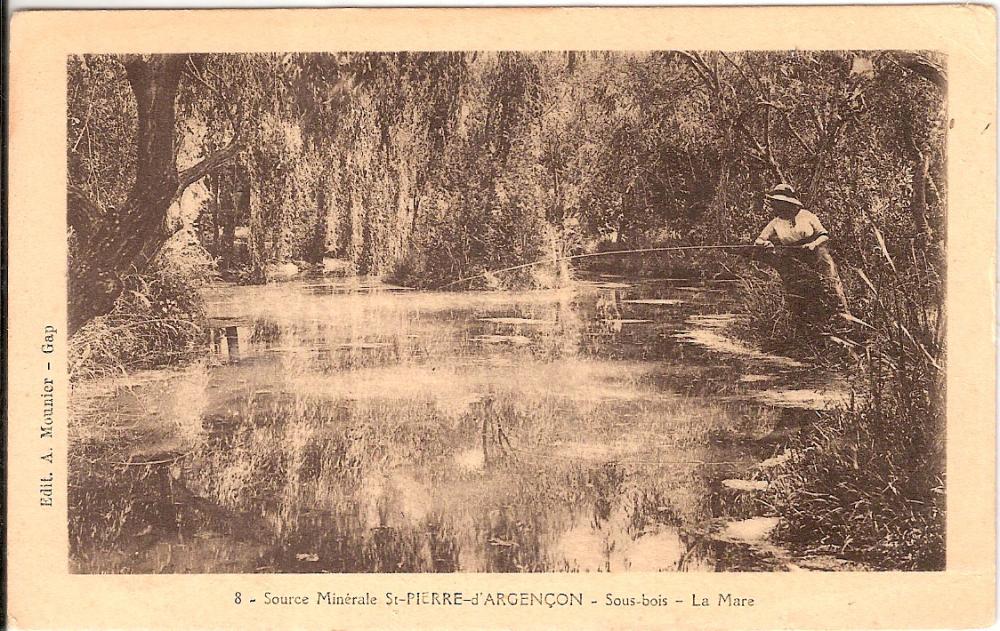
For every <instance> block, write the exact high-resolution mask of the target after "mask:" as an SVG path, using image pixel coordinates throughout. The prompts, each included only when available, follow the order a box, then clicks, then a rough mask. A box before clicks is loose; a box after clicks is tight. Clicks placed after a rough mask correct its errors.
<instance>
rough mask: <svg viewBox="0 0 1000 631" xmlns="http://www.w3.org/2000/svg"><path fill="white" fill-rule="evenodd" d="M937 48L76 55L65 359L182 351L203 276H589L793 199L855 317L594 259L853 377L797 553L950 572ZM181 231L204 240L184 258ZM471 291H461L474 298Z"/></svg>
mask: <svg viewBox="0 0 1000 631" xmlns="http://www.w3.org/2000/svg"><path fill="white" fill-rule="evenodd" d="M943 62H944V60H943V59H939V58H937V57H936V56H935V55H934V54H932V53H926V54H924V53H904V52H900V51H877V52H874V51H873V52H864V51H860V52H836V51H832V52H809V51H796V52H748V53H721V52H705V53H698V52H683V51H666V52H650V53H620V52H614V53H612V52H564V53H520V52H499V53H487V52H451V53H350V54H348V53H344V54H250V55H225V54H218V55H217V54H209V55H175V56H140V55H132V56H110V55H88V56H75V57H71V58H70V59H69V62H68V77H69V79H68V123H67V124H68V134H67V142H68V147H67V155H68V168H69V180H70V189H69V198H68V202H69V206H68V208H69V214H68V223H69V227H70V235H69V243H70V253H71V258H70V265H69V290H70V294H69V319H70V328H71V331H72V333H73V337H72V351H71V365H72V369H73V371H74V376H75V377H77V378H85V377H90V376H100V375H103V374H108V373H109V372H112V371H120V370H125V369H128V368H134V367H142V366H152V365H158V364H164V363H171V362H175V361H177V360H178V359H179V358H182V357H185V356H188V355H190V354H191V353H193V352H197V350H198V349H199V348H201V347H202V345H203V344H204V340H205V332H204V328H203V324H204V323H203V315H204V314H203V305H202V304H201V301H200V297H199V287H200V286H201V284H202V283H204V282H205V281H206V279H208V278H219V277H221V278H223V279H226V280H231V281H235V282H240V283H264V282H267V281H268V280H269V277H270V278H274V277H275V276H276V275H278V274H284V275H289V274H295V273H297V272H299V271H301V270H304V269H308V268H316V269H321V268H322V266H323V265H324V264H325V263H330V262H331V261H332V262H333V263H332V264H333V266H334V267H337V268H338V269H340V270H347V271H348V272H349V273H354V274H359V275H373V276H382V277H385V278H389V279H391V280H392V281H393V282H395V283H398V284H404V285H409V286H414V287H421V288H429V289H437V288H441V287H442V286H445V285H447V286H448V288H449V289H453V290H460V289H479V288H490V289H504V288H515V287H517V288H525V287H546V286H554V285H558V284H561V283H565V282H567V280H568V279H570V278H571V276H572V266H570V265H568V264H566V263H565V262H557V263H552V264H548V265H544V266H537V267H526V268H520V269H517V270H515V271H511V272H500V271H497V270H503V269H504V268H508V267H516V266H520V265H523V264H525V263H528V262H531V261H536V260H539V259H553V260H557V259H558V258H559V257H565V256H568V255H573V254H578V253H584V252H596V251H601V250H604V251H608V250H628V249H635V248H647V247H656V246H674V245H726V244H738V243H749V242H750V241H752V239H753V237H754V236H756V234H757V232H758V231H759V230H760V228H761V227H762V226H763V225H764V223H765V222H766V221H767V220H768V219H769V215H768V212H767V211H766V210H765V209H764V208H763V204H762V198H761V192H762V191H764V190H766V189H768V188H769V187H770V186H772V185H773V184H775V183H778V182H788V183H791V184H792V185H793V186H795V188H796V189H797V190H799V192H800V195H801V196H802V198H803V200H804V201H805V203H806V204H807V206H808V207H809V208H810V209H811V210H813V211H814V212H815V213H817V215H819V217H820V218H821V220H822V221H823V222H824V224H825V226H826V227H827V228H828V229H829V230H830V232H831V235H832V237H833V240H832V242H831V244H832V246H833V248H834V255H835V258H836V259H837V261H838V263H839V265H840V268H841V274H842V276H843V280H844V283H845V285H846V289H847V294H848V300H849V303H850V306H851V311H852V314H853V316H854V320H851V321H845V322H842V323H838V324H837V326H834V327H827V326H824V327H817V326H815V323H806V322H802V321H797V320H796V318H795V317H794V316H792V314H791V313H790V312H789V311H788V310H787V309H786V308H785V296H784V288H783V287H782V284H781V282H780V280H779V279H778V278H777V276H776V275H775V274H774V272H773V271H770V270H769V269H767V268H766V267H765V266H762V265H761V264H760V263H759V261H757V260H756V259H754V258H753V257H751V256H748V255H747V252H744V251H740V250H733V251H731V252H730V251H714V252H699V253H694V252H692V253H684V254H677V255H672V254H663V255H615V256H613V257H608V258H605V259H602V258H599V257H595V258H593V259H587V260H586V261H587V262H586V263H584V262H581V263H580V264H579V265H578V266H577V267H580V266H589V267H590V268H591V269H595V270H604V271H616V272H618V273H630V274H640V275H669V276H672V277H678V276H680V277H685V278H725V279H734V280H736V279H738V280H740V281H741V282H742V286H743V287H744V298H745V300H744V305H745V306H744V309H745V312H744V314H743V315H744V316H745V318H744V325H743V328H742V330H741V332H740V334H741V335H743V336H745V337H747V338H749V339H751V340H753V341H754V342H755V343H757V344H759V345H761V346H765V347H768V348H770V349H772V350H779V351H781V352H785V353H790V354H794V355H799V356H804V357H808V358H810V359H811V360H812V361H814V362H818V363H831V364H836V366H837V369H838V370H842V371H844V372H847V373H850V374H852V375H854V378H853V380H852V382H853V384H854V387H855V389H856V396H855V398H854V403H853V405H852V406H850V407H848V408H846V409H842V410H836V411H831V412H828V413H824V414H822V415H821V416H820V418H819V420H818V421H817V423H816V424H815V425H814V426H812V427H810V428H807V429H806V430H805V431H804V432H803V433H802V434H801V435H800V436H799V438H797V439H795V440H797V441H798V443H797V444H796V445H793V451H794V453H795V454H796V458H794V459H793V461H792V464H789V465H788V467H787V469H785V470H782V471H781V472H780V476H779V477H776V478H775V479H774V480H773V482H774V483H773V484H772V488H773V489H775V490H774V491H773V492H772V493H771V494H770V495H769V497H768V500H767V501H768V502H769V503H770V506H771V507H772V508H773V510H775V511H776V512H779V513H781V514H782V515H783V516H785V518H786V520H785V523H786V528H785V535H786V536H787V537H788V538H789V539H791V540H794V541H808V545H810V546H814V547H815V546H819V547H822V548H823V549H824V550H828V551H833V552H836V553H838V554H843V555H848V556H854V557H856V558H859V559H861V560H863V561H865V562H867V563H870V564H871V565H873V566H876V567H891V568H907V569H912V568H918V569H934V568H940V567H942V565H943V544H941V542H942V541H943V536H944V535H943V532H944V517H943V514H944V512H943V503H944V494H943V487H944V447H943V438H944V429H943V428H944V411H943V398H944V392H943V375H944V371H943V367H944V363H945V348H944V326H945V319H944V315H943V311H942V304H943V296H944V268H943V259H944V256H943V238H944V225H945V212H946V197H947V191H946V184H945V178H944V173H945V136H946V129H947V112H946V111H945V88H946V74H945V70H944V65H943ZM178 243H181V244H182V246H181V247H177V244H178ZM459 279H468V280H463V281H461V282H458V283H456V282H455V281H458V280H459Z"/></svg>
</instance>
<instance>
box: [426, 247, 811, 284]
mask: <svg viewBox="0 0 1000 631" xmlns="http://www.w3.org/2000/svg"><path fill="white" fill-rule="evenodd" d="M774 247H775V248H776V249H793V250H797V249H799V248H798V247H797V246H787V245H776V246H774ZM747 248H753V249H758V248H759V249H762V248H761V246H759V245H754V244H752V243H737V244H723V245H674V246H667V247H659V248H634V249H631V250H609V251H607V252H588V253H585V254H573V255H570V256H557V257H553V258H544V259H539V260H537V261H532V262H531V263H522V264H520V265H513V266H511V267H504V268H502V269H497V270H487V271H485V272H482V273H479V274H475V275H473V276H466V277H464V278H459V279H458V280H453V281H451V282H450V283H445V284H444V285H439V286H438V287H436V289H445V288H446V287H451V286H452V285H457V284H459V283H464V282H467V281H470V280H475V279H477V278H483V277H485V276H488V275H490V274H501V273H503V272H512V271H514V270H519V269H524V268H526V267H533V266H535V265H543V264H545V263H559V262H561V261H573V260H576V259H585V258H591V257H595V256H611V255H614V254H646V253H649V252H680V251H684V250H742V249H747Z"/></svg>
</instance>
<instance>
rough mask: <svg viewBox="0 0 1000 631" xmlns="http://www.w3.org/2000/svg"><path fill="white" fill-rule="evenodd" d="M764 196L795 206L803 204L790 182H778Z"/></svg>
mask: <svg viewBox="0 0 1000 631" xmlns="http://www.w3.org/2000/svg"><path fill="white" fill-rule="evenodd" d="M764 197H766V198H767V199H773V200H775V201H779V202H785V203H788V204H792V205H794V206H799V207H801V206H802V202H800V201H799V197H798V195H796V194H795V189H794V188H792V187H791V185H790V184H778V185H777V186H775V187H774V188H772V189H771V190H769V191H768V192H767V193H766V194H765V195H764Z"/></svg>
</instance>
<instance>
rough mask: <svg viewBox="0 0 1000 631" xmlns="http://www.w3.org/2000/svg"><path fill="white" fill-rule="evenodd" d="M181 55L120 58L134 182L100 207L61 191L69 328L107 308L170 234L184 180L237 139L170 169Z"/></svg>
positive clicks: (202, 171)
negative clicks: (117, 202)
mask: <svg viewBox="0 0 1000 631" xmlns="http://www.w3.org/2000/svg"><path fill="white" fill-rule="evenodd" d="M187 59H188V57H187V56H185V55H148V56H147V55H134V56H129V57H128V58H127V59H126V60H125V62H124V65H125V71H126V75H127V77H128V82H129V85H130V86H131V87H132V92H133V93H134V95H135V103H136V112H137V115H138V116H137V121H136V162H135V181H134V183H133V186H132V189H131V192H130V193H129V195H128V197H127V198H126V200H125V202H124V203H123V204H122V206H121V207H120V208H117V209H107V210H104V209H100V208H99V207H98V206H97V205H96V204H94V203H93V202H92V201H90V200H88V199H87V198H86V196H85V195H84V194H83V193H82V192H81V191H80V190H78V189H75V188H71V189H70V192H69V199H68V204H69V216H68V218H69V223H70V226H71V227H72V228H73V230H74V231H75V232H76V234H77V237H78V243H79V248H78V250H77V252H76V253H75V254H74V257H73V266H72V267H73V268H72V269H71V270H70V274H69V307H70V308H69V328H70V331H71V332H73V331H76V329H78V328H79V327H80V326H81V325H82V324H83V323H85V322H86V321H87V320H89V319H91V318H93V317H95V316H98V315H101V314H104V313H107V312H108V311H110V310H111V308H112V306H113V305H114V302H115V299H116V298H117V297H118V295H119V294H120V293H121V289H122V279H123V277H124V276H125V275H127V274H129V273H133V272H141V271H144V270H145V269H146V268H147V266H148V265H149V263H150V261H151V260H152V259H153V256H154V255H155V254H156V253H157V252H158V251H159V249H160V248H161V247H162V246H163V244H164V242H165V241H166V240H167V238H168V237H169V236H170V235H169V233H168V232H167V225H166V223H167V222H166V219H167V210H168V209H169V208H170V205H171V204H172V203H173V202H174V200H175V199H176V198H177V196H178V195H180V193H181V192H183V191H184V189H185V188H187V186H188V185H190V184H192V183H193V182H196V181H198V180H199V179H201V178H202V177H204V176H205V175H207V174H208V173H209V172H210V171H212V170H213V169H214V168H215V167H217V166H219V165H221V164H223V163H224V162H225V161H226V160H228V159H229V158H230V157H232V155H234V154H235V151H236V145H237V142H238V140H237V138H234V139H233V142H232V143H230V145H229V146H227V147H226V148H225V149H223V150H222V151H219V152H217V153H215V154H213V155H211V156H209V157H207V158H205V159H204V160H202V161H201V162H199V163H197V164H195V165H194V166H193V167H191V168H189V169H185V170H184V171H182V172H178V171H177V164H176V160H177V152H176V147H175V143H174V135H175V100H176V96H177V88H178V85H179V83H180V78H181V73H182V72H183V70H184V64H185V62H186V61H187Z"/></svg>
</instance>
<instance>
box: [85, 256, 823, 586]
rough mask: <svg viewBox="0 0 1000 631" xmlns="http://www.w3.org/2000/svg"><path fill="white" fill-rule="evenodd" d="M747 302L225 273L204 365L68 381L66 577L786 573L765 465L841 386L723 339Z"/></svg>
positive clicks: (639, 286)
mask: <svg viewBox="0 0 1000 631" xmlns="http://www.w3.org/2000/svg"><path fill="white" fill-rule="evenodd" d="M736 298H737V296H736V290H735V288H734V287H733V285H732V284H731V283H722V282H719V283H703V284H696V283H692V282H689V281H685V280H670V279H667V280H648V279H647V280H637V279H630V278H622V277H607V276H590V277H585V278H582V279H580V280H578V281H577V282H575V283H574V284H573V285H572V286H571V287H568V288H565V289H560V290H552V291H525V292H495V293H491V292H455V293H443V292H423V291H413V290H407V289H405V288H399V287H392V286H389V285H385V284H382V283H379V282H378V281H374V280H368V279H358V278H347V279H344V278H340V279H328V278H311V279H301V280H296V281H292V282H284V283H278V284H271V285H266V286H260V287H236V286H218V287H213V288H211V289H210V290H209V292H208V299H209V309H210V315H211V316H212V318H213V320H212V323H213V326H214V327H215V334H214V335H213V344H212V349H211V354H210V356H209V357H208V358H207V359H205V360H202V361H198V362H195V363H194V364H192V365H189V366H186V367H183V368H177V369H169V370H158V371H146V372H142V373H137V374H135V375H131V376H129V377H128V378H126V379H120V380H117V381H115V382H114V383H113V384H108V383H103V384H96V383H95V384H80V385H78V386H77V388H76V390H77V391H76V392H75V393H74V406H75V419H74V421H73V422H72V424H71V427H70V430H71V447H70V474H71V475H70V478H71V479H70V489H69V492H70V547H71V568H72V569H73V571H75V572H81V573H98V572H99V573H119V572H121V573H125V572H129V573H132V572H134V573H159V572H241V573H242V572H274V573H277V572H454V571H461V572H545V571H612V572H614V571H660V570H663V571H675V570H695V571H713V570H715V571H742V570H774V569H787V566H789V565H790V563H789V560H788V555H787V553H785V552H784V551H782V550H780V549H778V548H776V547H775V546H774V545H771V544H766V543H763V542H758V543H755V542H754V538H755V535H754V534H753V532H750V531H757V530H761V529H763V531H766V529H767V528H769V527H772V526H773V525H774V521H775V520H773V519H771V516H770V515H768V514H767V513H766V511H765V510H763V509H762V507H761V505H760V503H759V502H757V501H755V499H754V498H755V497H756V495H757V494H758V493H759V486H760V485H761V484H762V483H760V482H759V481H757V479H756V478H755V476H754V472H755V471H756V470H757V467H758V465H759V463H760V462H761V461H764V460H765V459H768V458H772V457H775V456H779V457H780V456H781V454H782V453H783V452H784V450H785V446H786V442H787V438H788V436H789V435H790V434H791V433H792V432H794V431H796V430H797V429H798V428H800V427H801V426H802V425H803V424H805V423H808V422H809V419H810V418H811V415H813V414H815V412H814V411H813V410H815V409H820V408H822V407H824V406H826V405H829V404H830V403H831V401H835V400H836V397H837V396H838V394H839V391H838V389H837V387H835V384H834V381H833V380H832V379H831V378H830V377H829V376H828V375H825V374H823V373H821V372H819V371H818V370H817V369H815V368H812V367H810V366H807V365H803V364H801V363H799V362H796V361H793V360H790V359H787V358H782V357H774V356H769V355H765V354H763V353H760V352H757V351H754V350H753V349H750V348H747V347H745V346H744V345H742V344H740V343H738V342H736V341H734V340H732V339H731V338H730V337H729V336H728V335H727V334H726V327H727V326H728V324H729V323H730V322H731V320H732V317H733V316H732V312H733V311H734V309H735V308H736V304H735V301H736ZM758 525H760V526H761V528H757V527H756V526H758ZM745 532H750V534H740V533H745ZM734 533H736V534H734ZM757 538H759V537H757Z"/></svg>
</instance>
